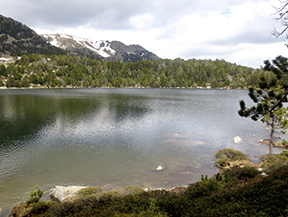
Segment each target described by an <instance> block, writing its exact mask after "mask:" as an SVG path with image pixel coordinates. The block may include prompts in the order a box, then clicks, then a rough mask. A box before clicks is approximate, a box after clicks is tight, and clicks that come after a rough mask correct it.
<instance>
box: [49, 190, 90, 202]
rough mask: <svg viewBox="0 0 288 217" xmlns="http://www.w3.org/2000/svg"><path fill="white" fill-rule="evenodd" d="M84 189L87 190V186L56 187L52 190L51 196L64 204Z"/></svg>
mask: <svg viewBox="0 0 288 217" xmlns="http://www.w3.org/2000/svg"><path fill="white" fill-rule="evenodd" d="M83 188H87V186H68V187H64V186H56V187H55V188H51V189H50V193H49V196H50V197H54V198H56V199H57V200H59V201H60V202H61V203H62V202H63V201H64V200H66V199H67V198H69V197H72V196H74V195H76V194H77V192H78V191H79V190H81V189H83Z"/></svg>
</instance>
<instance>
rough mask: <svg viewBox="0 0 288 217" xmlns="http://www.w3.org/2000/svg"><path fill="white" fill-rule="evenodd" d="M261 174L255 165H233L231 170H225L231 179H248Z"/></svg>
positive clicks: (224, 172) (225, 174)
mask: <svg viewBox="0 0 288 217" xmlns="http://www.w3.org/2000/svg"><path fill="white" fill-rule="evenodd" d="M260 174H261V172H260V171H259V170H258V169H257V168H256V167H253V166H245V167H243V168H241V167H233V168H231V169H229V170H225V171H223V175H224V176H228V178H229V179H230V180H238V181H248V180H249V179H253V178H255V177H256V176H259V175H260Z"/></svg>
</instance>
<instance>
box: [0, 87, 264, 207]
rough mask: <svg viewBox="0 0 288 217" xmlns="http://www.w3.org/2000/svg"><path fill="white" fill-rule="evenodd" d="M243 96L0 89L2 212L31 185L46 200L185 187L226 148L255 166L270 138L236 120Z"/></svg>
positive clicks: (167, 91) (205, 171)
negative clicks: (70, 188)
mask: <svg viewBox="0 0 288 217" xmlns="http://www.w3.org/2000/svg"><path fill="white" fill-rule="evenodd" d="M241 99H244V100H245V101H247V102H250V101H251V100H250V99H249V97H248V92H247V91H245V90H192V89H53V90H1V91H0V207H1V208H2V209H5V207H11V206H13V205H15V204H17V203H19V201H25V200H26V199H27V198H28V197H29V193H30V191H31V190H32V189H33V188H34V186H35V184H38V186H39V188H40V189H42V190H44V192H45V193H46V194H45V198H46V199H48V191H49V189H50V188H52V187H54V186H56V185H88V186H89V185H90V186H99V187H102V188H103V189H104V190H111V189H118V188H120V187H124V186H128V185H133V186H138V187H151V188H158V187H164V188H170V187H173V186H180V185H186V184H189V183H193V182H195V181H198V180H200V178H201V175H202V174H204V175H206V174H207V175H208V177H211V176H212V175H213V174H215V173H216V172H217V170H216V169H215V168H214V166H213V155H214V153H215V152H216V151H217V150H219V149H222V148H227V147H229V148H233V149H237V150H241V151H243V152H245V153H249V154H250V155H251V156H252V158H253V160H254V161H257V159H256V158H254V155H261V154H264V153H267V152H268V147H267V146H265V145H262V144H259V143H258V140H259V139H263V138H266V137H268V134H269V132H268V131H267V130H266V129H265V126H264V125H263V124H262V123H261V122H254V121H251V120H250V119H246V118H241V117H240V116H238V114H237V111H238V110H239V100H241ZM237 135H239V136H240V137H241V138H242V139H243V141H242V142H241V143H240V144H234V142H233V137H235V136H237ZM253 135H255V136H253ZM160 164H161V165H162V166H164V167H165V168H166V169H165V170H164V171H161V172H157V171H155V169H156V168H157V167H158V165H160Z"/></svg>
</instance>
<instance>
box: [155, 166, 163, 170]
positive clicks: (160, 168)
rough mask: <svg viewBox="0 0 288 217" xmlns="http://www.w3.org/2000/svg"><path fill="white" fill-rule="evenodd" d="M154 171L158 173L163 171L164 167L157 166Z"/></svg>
mask: <svg viewBox="0 0 288 217" xmlns="http://www.w3.org/2000/svg"><path fill="white" fill-rule="evenodd" d="M156 170H158V171H161V170H164V167H163V166H161V165H159V166H158V167H157V168H156Z"/></svg>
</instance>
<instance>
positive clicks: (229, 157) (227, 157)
mask: <svg viewBox="0 0 288 217" xmlns="http://www.w3.org/2000/svg"><path fill="white" fill-rule="evenodd" d="M214 157H215V160H214V165H215V166H216V167H218V168H223V167H225V166H227V163H228V162H229V161H240V160H246V161H251V158H250V156H249V155H247V154H244V153H243V152H241V151H237V150H234V149H232V148H224V149H221V150H219V151H217V152H216V154H215V155H214Z"/></svg>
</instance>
